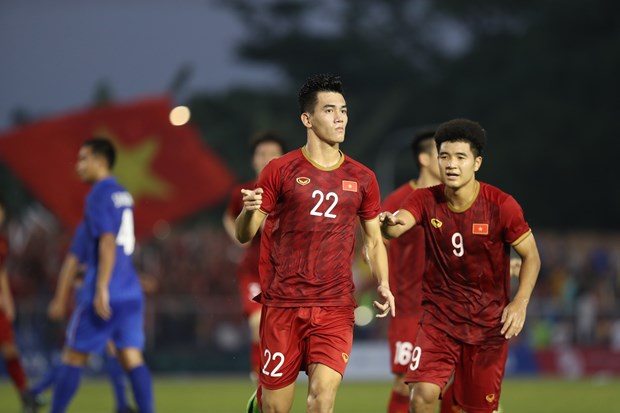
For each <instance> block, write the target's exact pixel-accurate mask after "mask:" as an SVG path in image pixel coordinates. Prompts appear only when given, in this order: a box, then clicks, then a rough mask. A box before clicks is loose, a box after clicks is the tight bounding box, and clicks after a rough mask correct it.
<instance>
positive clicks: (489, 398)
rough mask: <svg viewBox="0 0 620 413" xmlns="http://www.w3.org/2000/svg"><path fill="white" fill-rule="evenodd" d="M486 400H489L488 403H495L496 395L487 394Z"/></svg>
mask: <svg viewBox="0 0 620 413" xmlns="http://www.w3.org/2000/svg"><path fill="white" fill-rule="evenodd" d="M484 398H485V399H487V402H489V403H493V402H494V401H495V393H491V394H487V395H486V396H485V397H484Z"/></svg>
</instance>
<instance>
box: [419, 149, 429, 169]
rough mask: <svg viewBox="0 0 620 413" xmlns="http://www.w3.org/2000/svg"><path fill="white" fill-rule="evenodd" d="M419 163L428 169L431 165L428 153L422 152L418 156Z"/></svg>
mask: <svg viewBox="0 0 620 413" xmlns="http://www.w3.org/2000/svg"><path fill="white" fill-rule="evenodd" d="M418 162H420V165H422V166H424V167H427V166H428V165H430V162H431V156H430V155H429V154H428V153H426V152H420V154H419V155H418Z"/></svg>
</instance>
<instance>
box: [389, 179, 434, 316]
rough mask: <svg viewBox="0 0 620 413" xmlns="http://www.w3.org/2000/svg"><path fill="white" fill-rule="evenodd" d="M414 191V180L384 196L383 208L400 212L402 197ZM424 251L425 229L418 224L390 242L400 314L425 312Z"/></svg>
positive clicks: (392, 285)
mask: <svg viewBox="0 0 620 413" xmlns="http://www.w3.org/2000/svg"><path fill="white" fill-rule="evenodd" d="M415 190H416V186H415V182H414V181H409V182H407V183H405V184H403V185H401V186H400V187H398V188H397V189H396V190H395V191H394V192H392V193H391V194H390V195H388V197H387V198H385V201H383V210H384V211H390V212H395V211H397V210H398V209H399V208H400V205H401V204H402V202H403V200H404V199H405V198H407V196H408V195H409V194H411V193H412V192H413V191H415ZM424 252H425V249H424V228H422V226H419V225H416V226H414V227H413V228H411V229H410V230H409V231H407V232H406V233H404V234H403V235H401V236H400V237H398V238H396V239H393V240H390V242H389V246H388V262H389V264H390V289H391V291H392V294H393V295H394V301H395V302H397V303H398V311H397V312H396V316H397V317H398V316H411V315H414V314H419V313H420V312H421V311H422V276H423V274H424V265H425V260H426V256H425V254H424Z"/></svg>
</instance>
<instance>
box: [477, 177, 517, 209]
mask: <svg viewBox="0 0 620 413" xmlns="http://www.w3.org/2000/svg"><path fill="white" fill-rule="evenodd" d="M479 182H480V181H479ZM480 194H481V195H482V196H483V197H484V198H485V199H486V200H488V201H489V202H492V203H494V204H497V205H501V204H503V203H504V202H506V200H509V199H514V198H513V197H512V195H510V194H509V193H507V192H504V191H502V190H501V189H499V188H498V187H496V186H494V185H491V184H487V183H485V182H480Z"/></svg>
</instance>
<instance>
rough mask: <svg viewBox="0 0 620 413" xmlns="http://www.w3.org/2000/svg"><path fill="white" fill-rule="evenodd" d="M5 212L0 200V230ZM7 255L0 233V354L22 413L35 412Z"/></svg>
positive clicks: (35, 400) (6, 244) (5, 240)
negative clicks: (19, 340)
mask: <svg viewBox="0 0 620 413" xmlns="http://www.w3.org/2000/svg"><path fill="white" fill-rule="evenodd" d="M5 216H6V211H5V204H4V200H3V199H0V230H1V229H2V227H3V226H4V221H5ZM8 255H9V242H8V240H7V238H6V237H5V235H4V234H3V233H1V232H0V352H1V354H2V358H3V359H4V362H5V363H6V370H7V372H8V373H9V376H10V377H11V381H12V382H13V384H14V385H15V387H16V388H17V390H18V391H19V394H20V396H21V400H22V405H23V409H24V410H23V411H24V412H26V413H29V412H36V411H37V409H38V408H39V407H40V405H41V403H40V402H39V401H38V400H37V399H36V398H35V396H34V395H32V394H31V393H30V391H29V390H28V385H27V380H26V374H25V373H24V368H23V366H22V363H21V360H20V354H19V350H18V349H17V345H16V344H15V337H14V334H13V324H12V323H13V320H14V318H15V304H14V303H13V295H12V294H11V289H10V286H9V275H8V272H7V268H6V261H7V258H8Z"/></svg>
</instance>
